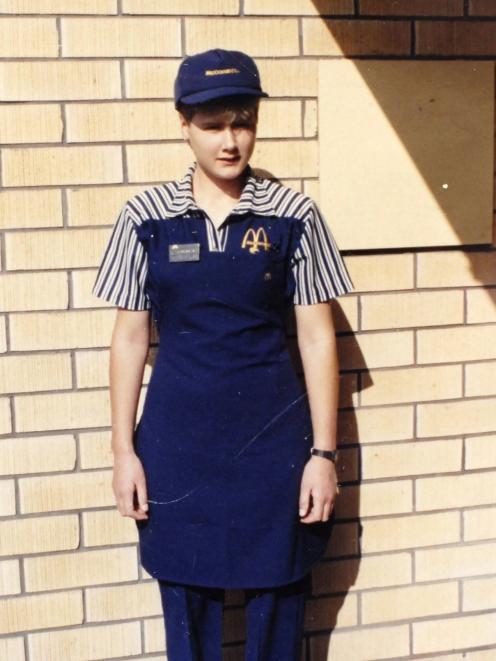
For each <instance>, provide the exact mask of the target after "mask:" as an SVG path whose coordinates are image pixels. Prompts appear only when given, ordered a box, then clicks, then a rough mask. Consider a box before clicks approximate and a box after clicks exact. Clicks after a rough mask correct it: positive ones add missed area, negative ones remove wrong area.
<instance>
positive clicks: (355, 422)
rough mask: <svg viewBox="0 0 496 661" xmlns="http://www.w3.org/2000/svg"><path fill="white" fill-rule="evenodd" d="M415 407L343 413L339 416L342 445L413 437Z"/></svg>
mask: <svg viewBox="0 0 496 661" xmlns="http://www.w3.org/2000/svg"><path fill="white" fill-rule="evenodd" d="M413 422H414V410H413V406H389V407H377V408H370V409H367V408H365V409H357V410H356V411H343V413H341V415H340V416H339V421H338V424H339V439H340V442H341V443H356V442H358V440H360V442H361V443H381V442H382V441H402V440H405V439H410V438H412V436H413Z"/></svg>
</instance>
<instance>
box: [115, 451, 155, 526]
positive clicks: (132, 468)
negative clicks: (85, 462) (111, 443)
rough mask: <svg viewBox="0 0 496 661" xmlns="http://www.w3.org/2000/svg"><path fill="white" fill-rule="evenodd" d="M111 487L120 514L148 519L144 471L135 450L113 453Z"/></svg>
mask: <svg viewBox="0 0 496 661" xmlns="http://www.w3.org/2000/svg"><path fill="white" fill-rule="evenodd" d="M112 489H113V491H114V496H115V501H116V505H117V509H118V510H119V513H120V514H122V516H129V517H131V518H132V519H135V520H141V519H148V514H147V510H148V502H147V493H146V481H145V472H144V470H143V465H142V463H141V461H140V459H139V457H138V455H137V454H136V453H135V452H133V451H131V452H119V453H116V454H114V470H113V476H112Z"/></svg>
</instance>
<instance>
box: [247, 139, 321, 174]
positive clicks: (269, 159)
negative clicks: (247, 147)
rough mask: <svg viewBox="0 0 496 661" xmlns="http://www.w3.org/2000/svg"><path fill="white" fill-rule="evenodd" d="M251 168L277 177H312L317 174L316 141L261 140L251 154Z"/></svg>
mask: <svg viewBox="0 0 496 661" xmlns="http://www.w3.org/2000/svg"><path fill="white" fill-rule="evenodd" d="M252 160H253V166H254V167H259V168H264V169H266V170H268V171H269V172H273V173H274V174H275V175H276V176H277V177H313V176H316V175H317V174H318V169H317V168H318V161H319V159H318V142H317V141H316V140H278V141H275V142H272V141H271V140H262V141H260V142H257V143H256V145H255V150H254V152H253V159H252Z"/></svg>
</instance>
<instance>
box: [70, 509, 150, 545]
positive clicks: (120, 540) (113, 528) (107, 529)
mask: <svg viewBox="0 0 496 661" xmlns="http://www.w3.org/2000/svg"><path fill="white" fill-rule="evenodd" d="M82 519H83V543H84V546H107V545H114V544H131V543H133V542H137V541H138V530H137V528H136V523H135V521H134V520H133V519H130V518H129V517H128V516H122V514H120V512H119V511H118V509H117V507H114V508H112V509H110V510H95V511H91V512H83V513H82Z"/></svg>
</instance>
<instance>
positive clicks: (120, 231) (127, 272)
mask: <svg viewBox="0 0 496 661" xmlns="http://www.w3.org/2000/svg"><path fill="white" fill-rule="evenodd" d="M147 268H148V261H147V256H146V253H145V250H144V248H143V245H142V244H141V243H140V242H139V240H138V235H137V233H136V227H135V225H134V222H133V219H132V218H131V216H130V214H129V209H128V206H127V203H126V204H125V205H124V206H123V207H122V209H121V210H120V212H119V214H118V216H117V220H116V221H115V223H114V226H113V228H112V231H111V233H110V237H109V239H108V242H107V245H106V247H105V251H104V253H103V256H102V261H101V263H100V266H99V268H98V272H97V275H96V279H95V282H94V284H93V289H92V290H91V291H92V294H94V295H95V296H98V297H99V298H103V299H104V300H106V301H108V302H109V303H113V304H114V305H117V306H119V307H122V308H127V309H128V310H149V309H151V302H150V300H149V298H148V296H147V295H146V293H145V279H146V272H147Z"/></svg>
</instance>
